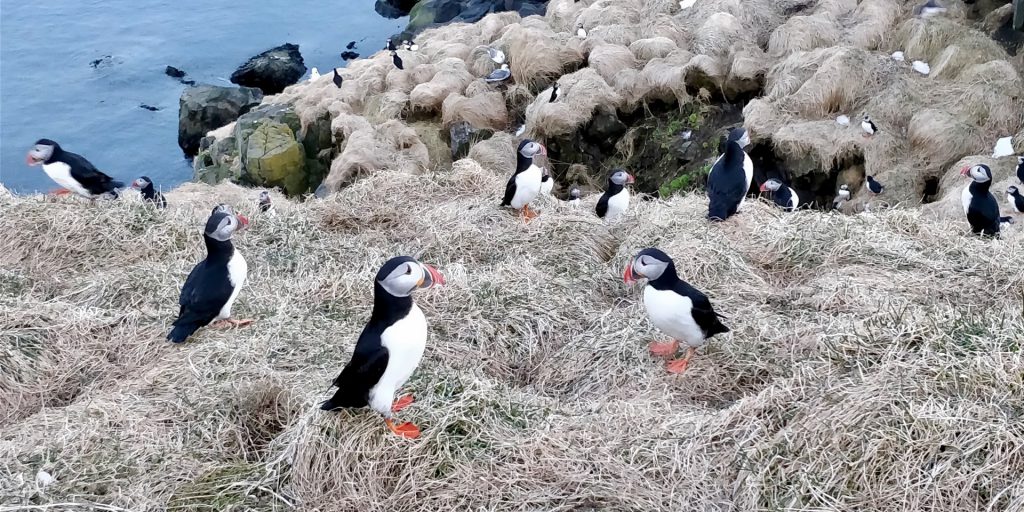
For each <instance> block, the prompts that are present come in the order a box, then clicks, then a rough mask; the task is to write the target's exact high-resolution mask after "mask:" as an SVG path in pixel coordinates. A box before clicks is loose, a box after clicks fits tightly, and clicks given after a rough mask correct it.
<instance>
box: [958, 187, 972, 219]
mask: <svg viewBox="0 0 1024 512" xmlns="http://www.w3.org/2000/svg"><path fill="white" fill-rule="evenodd" d="M973 198H974V196H972V195H971V186H970V185H967V186H966V187H964V190H963V191H962V192H960V204H961V205H963V207H964V215H966V214H967V210H969V209H970V208H971V199H973Z"/></svg>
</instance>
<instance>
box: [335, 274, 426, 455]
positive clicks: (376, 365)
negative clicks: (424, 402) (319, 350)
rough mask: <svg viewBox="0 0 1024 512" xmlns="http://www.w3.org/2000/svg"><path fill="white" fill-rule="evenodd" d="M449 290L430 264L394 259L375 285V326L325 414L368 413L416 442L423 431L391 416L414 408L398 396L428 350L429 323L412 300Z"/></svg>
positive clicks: (409, 400)
mask: <svg viewBox="0 0 1024 512" xmlns="http://www.w3.org/2000/svg"><path fill="white" fill-rule="evenodd" d="M442 284H444V276H442V275H441V273H440V272H438V271H437V270H435V269H434V268H433V267H431V266H430V265H427V264H426V263H420V262H418V261H416V260H415V259H413V258H410V257H408V256H398V257H395V258H391V259H390V260H388V261H387V262H386V263H384V265H383V266H382V267H381V268H380V270H379V271H378V272H377V276H376V277H375V278H374V281H373V310H372V311H371V313H370V321H369V322H367V324H366V327H363V332H362V333H360V334H359V339H358V340H356V347H355V350H354V351H353V353H352V359H350V360H349V362H348V364H346V365H345V368H344V369H343V370H341V373H340V374H339V375H338V378H336V379H334V383H333V384H334V385H335V386H337V387H338V390H337V391H336V392H335V393H334V396H332V397H331V398H330V399H329V400H327V401H326V402H324V403H323V404H321V405H320V408H321V409H323V410H325V411H330V410H334V409H338V408H342V407H366V406H370V408H371V409H373V410H375V411H377V412H378V413H380V414H381V415H382V416H384V423H385V424H386V425H387V427H388V429H390V430H391V431H392V432H394V433H395V434H398V435H400V436H402V437H406V438H410V439H414V438H416V437H419V435H420V429H419V428H418V427H417V426H416V425H413V424H412V423H409V422H406V423H402V424H400V425H395V424H394V423H393V422H392V414H393V413H396V412H399V411H401V410H402V409H404V408H405V407H407V406H408V405H409V404H411V403H412V402H413V398H412V396H411V395H405V396H402V397H401V398H399V399H398V400H397V401H396V400H395V394H396V393H397V392H398V390H399V389H400V388H401V387H402V386H403V385H404V384H405V382H406V381H407V380H409V377H411V376H412V374H413V372H414V371H415V370H416V367H417V366H419V364H420V359H422V358H423V350H424V349H425V348H426V346H427V319H426V317H425V316H423V311H421V310H420V308H419V306H417V305H416V303H415V302H413V300H412V293H413V292H414V291H416V290H419V289H423V288H430V287H431V286H435V285H442Z"/></svg>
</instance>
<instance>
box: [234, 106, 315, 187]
mask: <svg viewBox="0 0 1024 512" xmlns="http://www.w3.org/2000/svg"><path fill="white" fill-rule="evenodd" d="M242 168H243V178H244V179H245V180H246V181H248V182H251V183H255V184H260V185H262V186H266V187H280V188H281V189H283V190H284V191H285V193H287V194H290V195H297V194H301V193H303V192H306V191H307V190H308V189H309V183H308V181H307V179H306V157H305V151H304V150H303V147H302V144H300V143H299V141H297V140H295V132H293V131H292V130H291V128H290V127H289V126H288V125H287V124H284V123H279V122H276V121H264V122H262V123H260V124H259V125H257V126H256V127H255V129H254V130H253V131H252V133H250V134H249V136H248V137H246V139H245V152H244V153H243V158H242Z"/></svg>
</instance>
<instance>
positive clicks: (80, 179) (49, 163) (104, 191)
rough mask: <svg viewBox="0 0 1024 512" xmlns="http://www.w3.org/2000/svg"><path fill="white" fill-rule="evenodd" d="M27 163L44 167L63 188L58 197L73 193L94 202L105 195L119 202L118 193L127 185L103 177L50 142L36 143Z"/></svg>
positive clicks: (85, 163) (42, 140) (41, 141)
mask: <svg viewBox="0 0 1024 512" xmlns="http://www.w3.org/2000/svg"><path fill="white" fill-rule="evenodd" d="M25 161H26V163H28V165H31V166H36V165H42V166H43V171H44V172H45V173H46V175H47V176H49V177H50V179H52V180H53V181H55V182H57V184H58V185H60V186H61V187H62V188H61V189H59V190H56V191H54V192H53V193H54V194H56V195H63V194H67V193H69V192H74V193H75V194H77V195H80V196H82V197H84V198H86V199H92V200H95V199H96V198H97V197H101V196H104V195H109V196H113V197H115V198H116V197H117V191H118V190H119V189H123V188H124V183H121V182H120V181H115V180H114V179H113V178H111V177H110V176H107V175H106V174H103V173H102V172H100V171H99V170H98V169H96V167H95V166H94V165H92V163H90V162H89V161H88V160H86V159H85V157H83V156H82V155H79V154H76V153H72V152H70V151H64V149H63V148H61V147H60V144H57V143H56V142H54V141H52V140H50V139H39V140H37V141H36V143H35V145H34V146H32V149H30V150H29V152H28V155H27V156H26V157H25Z"/></svg>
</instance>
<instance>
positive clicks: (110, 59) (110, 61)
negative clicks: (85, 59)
mask: <svg viewBox="0 0 1024 512" xmlns="http://www.w3.org/2000/svg"><path fill="white" fill-rule="evenodd" d="M121 62H122V61H121V59H120V58H118V57H114V56H112V55H104V56H102V57H100V58H98V59H95V60H93V61H92V62H90V63H89V67H91V68H93V69H96V68H107V67H110V66H113V65H115V64H120V63H121Z"/></svg>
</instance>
